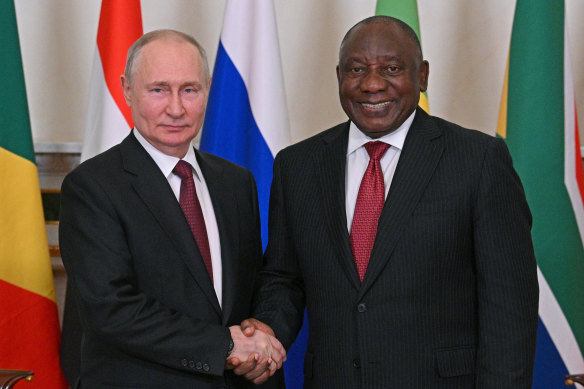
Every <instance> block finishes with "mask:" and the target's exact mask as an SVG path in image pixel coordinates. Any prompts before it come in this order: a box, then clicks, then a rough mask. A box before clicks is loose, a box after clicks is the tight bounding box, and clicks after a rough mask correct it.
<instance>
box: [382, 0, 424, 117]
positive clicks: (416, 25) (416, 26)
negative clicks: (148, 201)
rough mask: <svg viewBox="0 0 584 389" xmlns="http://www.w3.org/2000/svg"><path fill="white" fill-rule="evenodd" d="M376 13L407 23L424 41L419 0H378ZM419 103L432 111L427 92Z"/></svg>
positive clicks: (421, 95)
mask: <svg viewBox="0 0 584 389" xmlns="http://www.w3.org/2000/svg"><path fill="white" fill-rule="evenodd" d="M375 15H387V16H392V17H394V18H397V19H400V20H401V21H403V22H405V23H407V24H408V25H409V26H410V27H411V28H412V30H414V32H415V33H416V35H417V36H418V39H419V40H420V42H422V36H421V35H420V22H419V20H418V4H417V0H377V6H376V8H375ZM418 104H419V106H420V107H422V109H423V110H424V111H426V112H428V113H430V107H429V105H428V96H427V95H426V92H420V102H419V103H418Z"/></svg>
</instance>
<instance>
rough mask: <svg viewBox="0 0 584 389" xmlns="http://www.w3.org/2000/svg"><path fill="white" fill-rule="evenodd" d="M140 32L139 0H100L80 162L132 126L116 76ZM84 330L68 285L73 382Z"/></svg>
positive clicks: (66, 347)
mask: <svg viewBox="0 0 584 389" xmlns="http://www.w3.org/2000/svg"><path fill="white" fill-rule="evenodd" d="M141 36H142V13H141V10H140V0H123V1H121V0H103V1H102V3H101V13H100V16H99V25H98V28H97V45H96V48H95V53H94V56H93V68H92V72H91V79H90V81H89V104H88V108H87V119H86V124H85V137H84V140H83V149H82V150H81V161H84V160H86V159H89V158H91V157H93V156H95V155H97V154H99V153H101V152H103V151H105V150H107V149H109V148H110V147H112V146H114V145H116V144H118V143H120V142H121V141H122V139H124V138H125V137H126V136H127V135H128V134H129V133H130V130H131V129H132V128H133V124H132V113H131V110H130V108H129V107H128V106H127V105H126V101H125V100H124V94H123V91H122V86H121V81H120V76H121V75H122V74H123V73H124V68H125V65H126V55H127V53H128V49H129V48H130V46H131V45H132V43H134V42H135V41H136V40H137V39H138V38H139V37H141ZM82 334H83V330H82V327H81V321H80V319H79V312H78V307H77V303H76V301H75V299H74V298H73V296H72V291H71V285H70V284H69V283H67V296H66V299H65V310H64V312H63V340H62V343H61V364H62V365H63V371H64V372H65V375H66V376H67V380H68V381H69V383H70V385H71V386H74V385H75V382H76V381H77V379H78V378H79V371H80V358H81V339H82Z"/></svg>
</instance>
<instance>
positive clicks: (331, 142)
mask: <svg viewBox="0 0 584 389" xmlns="http://www.w3.org/2000/svg"><path fill="white" fill-rule="evenodd" d="M348 139H349V122H346V123H343V124H340V125H338V126H337V127H335V128H334V129H332V130H331V131H330V132H328V133H326V134H324V135H323V138H322V140H323V143H324V145H323V149H322V152H321V153H315V155H314V157H315V158H316V159H317V163H316V166H317V167H318V170H317V171H318V175H319V177H320V189H321V197H322V199H323V201H324V208H325V214H326V220H329V223H328V226H329V231H330V234H331V238H332V242H335V244H334V246H335V250H336V251H337V255H336V257H337V258H338V260H339V262H340V265H341V267H342V268H343V270H344V271H345V273H346V275H347V278H349V280H350V282H351V283H352V284H353V286H355V288H360V284H361V282H360V280H359V275H358V273H357V270H356V268H355V262H354V260H353V252H352V251H351V244H350V242H349V232H348V230H347V212H346V207H345V165H346V161H347V143H348ZM337 242H338V243H337Z"/></svg>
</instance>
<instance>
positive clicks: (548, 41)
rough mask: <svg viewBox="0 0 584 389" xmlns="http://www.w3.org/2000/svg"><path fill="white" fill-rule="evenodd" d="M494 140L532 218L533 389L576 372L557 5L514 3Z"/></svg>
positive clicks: (576, 167) (577, 204) (580, 210)
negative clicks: (503, 145)
mask: <svg viewBox="0 0 584 389" xmlns="http://www.w3.org/2000/svg"><path fill="white" fill-rule="evenodd" d="M497 134H498V135H499V136H500V137H502V138H504V139H505V140H506V142H507V145H508V147H509V150H510V152H511V155H512V157H513V160H514V165H515V168H516V170H517V172H518V173H519V175H520V177H521V180H522V182H523V185H524V187H525V192H526V196H527V201H528V203H529V205H530V207H531V211H532V214H533V229H532V235H533V244H534V248H535V256H536V258H537V263H538V280H539V287H540V302H539V329H538V335H537V351H536V357H535V371H534V380H533V387H534V388H545V389H549V388H564V387H565V385H564V380H563V377H564V375H565V374H568V373H571V374H574V373H584V359H583V358H582V346H583V345H584V310H583V309H582V307H584V283H582V276H583V275H584V247H583V244H582V243H583V241H584V239H583V236H584V235H583V233H584V202H583V201H584V200H583V199H584V174H583V171H582V170H583V169H582V156H581V154H580V140H579V136H578V121H577V117H576V107H575V95H574V80H573V78H572V72H571V63H570V49H569V46H568V39H567V29H566V24H565V5H564V1H563V0H518V1H517V5H516V9H515V16H514V20H513V31H512V35H511V47H510V51H509V61H508V64H507V71H506V76H505V81H504V86H503V96H502V99H501V109H500V113H499V122H498V126H497Z"/></svg>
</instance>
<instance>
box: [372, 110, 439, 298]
mask: <svg viewBox="0 0 584 389" xmlns="http://www.w3.org/2000/svg"><path fill="white" fill-rule="evenodd" d="M441 134H442V131H441V130H440V129H439V128H438V127H436V126H435V125H434V123H433V122H432V120H431V119H430V117H429V116H428V114H426V113H425V112H424V111H422V110H421V109H420V108H418V109H417V112H416V117H415V119H414V122H413V123H412V126H411V128H410V130H409V132H408V135H407V137H406V141H405V143H404V148H403V151H402V154H401V156H400V159H399V162H398V165H397V168H396V171H395V175H394V177H393V181H392V183H391V187H390V189H389V193H388V195H387V199H386V201H385V205H384V207H383V210H382V212H381V216H380V218H379V224H378V227H377V236H376V238H375V244H374V245H373V251H372V252H371V258H370V260H369V265H368V267H367V272H366V273H365V278H364V280H363V288H362V289H361V295H363V294H364V293H365V292H366V291H367V290H368V289H369V288H370V287H371V285H372V284H373V283H374V281H375V279H376V278H377V277H378V276H379V274H380V273H381V271H382V270H383V268H384V267H385V265H386V264H387V262H388V261H389V258H390V257H391V254H392V252H393V250H394V248H395V246H396V244H397V243H398V242H399V240H400V238H401V236H400V235H401V234H400V232H401V231H403V230H404V225H405V223H407V220H408V217H409V216H410V215H411V214H412V211H413V210H414V207H415V206H416V205H417V203H418V202H419V200H420V198H421V196H422V194H423V192H424V190H425V188H426V186H427V184H428V182H429V181H430V178H431V177H432V175H433V174H434V171H435V169H436V166H437V165H438V161H439V160H440V157H441V156H442V153H443V151H444V146H443V143H442V142H441V140H440V135H441Z"/></svg>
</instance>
